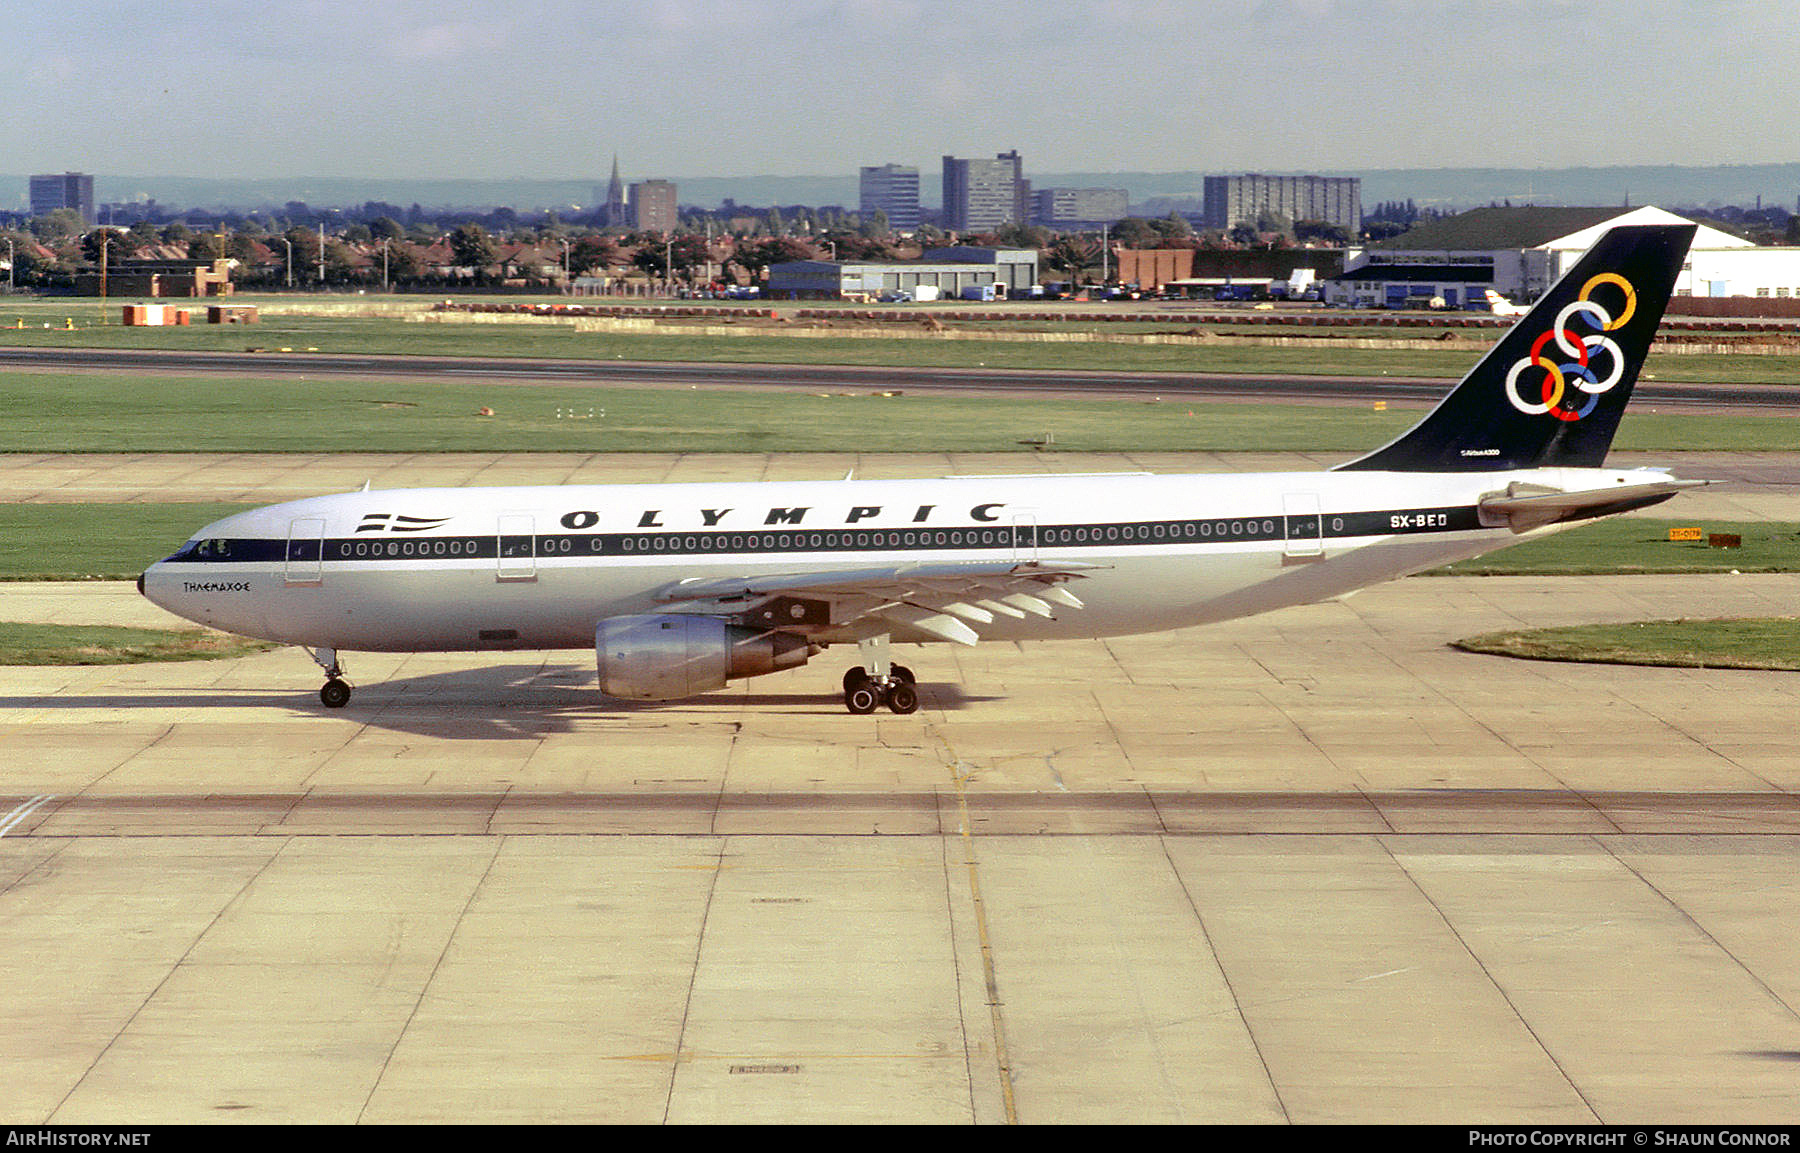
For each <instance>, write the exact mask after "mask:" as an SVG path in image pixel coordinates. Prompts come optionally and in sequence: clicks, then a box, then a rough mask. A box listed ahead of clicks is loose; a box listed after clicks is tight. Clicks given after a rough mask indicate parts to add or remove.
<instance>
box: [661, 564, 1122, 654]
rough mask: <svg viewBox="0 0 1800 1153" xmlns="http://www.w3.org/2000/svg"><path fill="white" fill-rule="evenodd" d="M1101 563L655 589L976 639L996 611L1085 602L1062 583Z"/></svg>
mask: <svg viewBox="0 0 1800 1153" xmlns="http://www.w3.org/2000/svg"><path fill="white" fill-rule="evenodd" d="M1104 567H1105V566H1103V565H1093V564H1083V563H1081V562H1079V561H1061V562H1058V561H1049V562H1044V561H973V562H969V563H962V564H958V563H949V562H946V563H920V564H903V565H891V566H883V567H876V568H864V569H839V570H834V571H820V572H793V573H774V574H771V575H768V576H758V577H727V578H721V579H707V578H696V579H693V580H685V581H677V582H675V583H674V584H670V585H665V586H664V587H663V588H661V589H659V590H658V591H657V592H656V593H655V594H654V596H655V599H656V600H658V601H661V602H662V603H663V604H664V605H665V606H666V608H667V610H668V611H670V612H676V613H699V614H706V615H715V616H730V617H733V618H734V619H737V620H740V621H742V623H744V624H746V625H750V626H760V627H764V628H781V629H784V630H786V631H790V632H798V633H802V634H812V633H819V632H826V631H836V632H851V633H863V634H867V635H874V634H876V633H885V632H890V631H899V632H906V631H909V630H910V631H917V632H921V633H924V634H926V635H928V636H932V637H936V638H938V639H939V640H946V641H955V642H956V643H958V644H965V645H972V644H974V643H975V642H976V641H978V640H980V639H981V634H980V632H979V631H978V629H979V626H981V625H988V624H992V623H993V622H994V620H995V618H997V617H1013V618H1017V619H1022V618H1024V617H1026V616H1040V617H1049V616H1052V615H1054V613H1055V609H1054V608H1053V607H1052V606H1057V605H1060V606H1061V607H1063V608H1068V609H1079V608H1082V607H1083V606H1082V603H1081V600H1080V598H1078V597H1077V596H1076V595H1075V594H1074V593H1072V592H1070V591H1069V590H1068V589H1066V588H1064V587H1063V585H1064V584H1065V583H1067V582H1069V581H1072V580H1078V579H1081V578H1082V577H1084V576H1086V575H1087V573H1088V572H1090V571H1092V570H1094V569H1099V568H1104Z"/></svg>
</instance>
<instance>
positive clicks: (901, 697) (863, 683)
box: [844, 665, 919, 716]
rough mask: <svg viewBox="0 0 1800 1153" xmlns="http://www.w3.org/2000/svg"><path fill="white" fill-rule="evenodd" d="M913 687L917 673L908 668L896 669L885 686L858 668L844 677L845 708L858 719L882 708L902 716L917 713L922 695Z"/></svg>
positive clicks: (897, 667)
mask: <svg viewBox="0 0 1800 1153" xmlns="http://www.w3.org/2000/svg"><path fill="white" fill-rule="evenodd" d="M913 685H914V681H913V671H912V670H911V669H909V668H907V667H906V666H905V665H895V666H893V671H892V673H891V674H890V675H889V676H888V678H887V680H886V682H885V683H883V682H882V681H879V680H877V679H876V678H874V677H872V676H870V675H869V670H868V669H865V668H863V667H862V666H861V665H857V666H856V667H855V668H852V669H851V670H850V671H849V672H846V673H845V674H844V707H845V708H847V709H849V710H850V711H851V712H853V713H855V714H857V715H858V716H865V715H867V714H869V713H872V712H874V711H875V710H876V708H877V707H878V706H881V705H886V706H887V707H888V708H890V709H892V710H893V711H894V712H896V713H900V714H901V715H905V714H907V713H916V712H918V711H919V691H918V689H916V688H914V687H913Z"/></svg>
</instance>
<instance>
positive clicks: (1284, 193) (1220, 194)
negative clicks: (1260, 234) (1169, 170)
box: [1201, 173, 1362, 236]
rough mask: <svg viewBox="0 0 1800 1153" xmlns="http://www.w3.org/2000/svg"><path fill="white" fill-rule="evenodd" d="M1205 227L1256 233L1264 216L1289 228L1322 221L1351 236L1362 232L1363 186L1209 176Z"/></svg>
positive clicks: (1342, 180) (1345, 181) (1347, 181)
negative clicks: (1267, 214) (1271, 215)
mask: <svg viewBox="0 0 1800 1153" xmlns="http://www.w3.org/2000/svg"><path fill="white" fill-rule="evenodd" d="M1203 191H1204V194H1205V207H1204V208H1203V210H1202V217H1201V219H1202V222H1203V223H1204V225H1205V226H1206V227H1207V228H1218V229H1224V230H1229V229H1233V228H1236V227H1238V226H1239V225H1247V226H1249V227H1255V226H1256V222H1257V219H1258V218H1259V217H1260V216H1262V214H1263V213H1264V212H1273V213H1279V214H1280V215H1282V216H1285V217H1287V218H1288V220H1289V222H1296V221H1301V220H1322V221H1324V222H1326V223H1328V224H1337V225H1341V226H1342V227H1343V228H1344V229H1345V230H1346V231H1348V232H1349V234H1350V235H1351V236H1355V235H1357V234H1358V233H1360V232H1361V231H1362V180H1361V178H1359V177H1355V176H1263V175H1261V174H1258V173H1246V174H1245V175H1242V176H1208V177H1206V179H1205V182H1204V189H1203Z"/></svg>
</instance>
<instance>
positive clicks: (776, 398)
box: [0, 373, 1800, 453]
mask: <svg viewBox="0 0 1800 1153" xmlns="http://www.w3.org/2000/svg"><path fill="white" fill-rule="evenodd" d="M0 406H4V411H5V412H6V413H7V419H6V420H5V421H4V422H0V451H4V452H533V451H539V452H726V453H736V452H840V451H846V450H847V449H848V450H853V451H859V452H1013V451H1020V450H1022V449H1023V448H1024V447H1025V446H1024V443H1023V442H1025V441H1027V440H1029V439H1032V438H1036V437H1042V436H1043V435H1045V434H1046V433H1049V434H1053V435H1054V436H1055V442H1056V446H1057V448H1058V449H1062V450H1066V451H1072V452H1088V451H1128V450H1134V449H1135V450H1145V451H1180V450H1186V449H1199V450H1205V449H1219V450H1224V449H1232V448H1252V447H1254V448H1261V449H1263V450H1268V451H1278V450H1291V451H1302V450H1320V451H1343V452H1354V451H1356V450H1358V449H1362V448H1366V447H1372V446H1374V445H1377V444H1380V443H1382V442H1384V441H1385V440H1387V439H1389V438H1390V437H1392V436H1394V435H1396V434H1397V433H1399V432H1400V431H1401V430H1402V429H1404V428H1405V427H1406V426H1407V425H1408V424H1410V423H1411V422H1412V421H1413V420H1414V419H1416V414H1408V413H1404V412H1394V411H1390V412H1379V413H1378V412H1374V411H1371V410H1369V409H1363V408H1344V407H1330V406H1310V407H1295V408H1288V407H1281V408H1271V407H1269V406H1263V405H1231V404H1195V405H1192V406H1189V405H1186V404H1179V403H1174V402H1168V403H1161V404H1153V403H1146V402H1142V401H1123V400H1111V401H1080V400H1070V401H1062V400H1058V401H1035V400H1033V401H1023V400H1005V399H978V398H945V397H915V396H877V395H871V394H866V393H865V394H860V395H849V394H843V393H832V394H825V395H818V394H812V393H788V392H736V391H689V390H680V389H602V388H592V389H588V388H569V387H560V386H534V385H503V386H502V385H485V384H479V383H468V382H465V381H450V382H419V381H398V382H396V381H383V382H378V383H370V382H364V381H358V380H344V379H340V378H336V377H331V378H327V379H322V380H302V379H295V378H291V377H289V378H279V379H257V378H254V377H248V378H237V379H233V380H230V381H226V380H224V379H223V378H218V377H192V378H186V377H122V376H115V375H111V374H85V373H72V374H60V373H56V374H36V373H10V374H0ZM483 408H489V409H492V410H493V412H494V415H493V416H481V415H478V414H479V413H480V411H481V409H483ZM589 409H592V410H593V411H594V413H595V415H594V417H593V418H592V419H587V413H588V410H589ZM559 410H561V411H562V413H563V415H562V416H560V417H559V415H558V413H559ZM570 411H574V412H575V413H578V414H579V415H580V417H581V419H568V418H567V414H568V413H569V412H570ZM1797 427H1800V426H1797Z"/></svg>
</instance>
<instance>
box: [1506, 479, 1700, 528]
mask: <svg viewBox="0 0 1800 1153" xmlns="http://www.w3.org/2000/svg"><path fill="white" fill-rule="evenodd" d="M1709 483H1711V482H1710V481H1704V480H1674V479H1669V480H1659V481H1651V482H1649V483H1647V484H1621V485H1615V486H1614V487H1612V488H1592V489H1580V490H1577V491H1575V492H1545V491H1542V490H1539V489H1536V488H1535V486H1524V485H1517V484H1514V485H1509V486H1507V490H1506V491H1505V492H1503V493H1494V494H1493V495H1491V496H1485V497H1482V498H1481V502H1480V505H1479V508H1480V510H1481V520H1482V523H1483V524H1489V525H1494V526H1498V525H1502V524H1504V525H1507V526H1508V527H1510V528H1511V529H1512V530H1513V531H1514V532H1526V531H1528V530H1530V529H1534V528H1542V527H1543V526H1545V525H1548V524H1561V523H1562V522H1564V521H1571V520H1587V519H1589V518H1591V517H1597V516H1610V515H1611V514H1613V513H1618V512H1629V511H1631V510H1632V509H1636V508H1645V507H1647V506H1649V505H1653V504H1660V503H1662V502H1663V501H1665V500H1668V499H1669V498H1670V497H1672V496H1674V495H1675V494H1676V493H1678V492H1680V491H1682V490H1683V489H1689V488H1699V487H1701V486H1702V485H1706V484H1709Z"/></svg>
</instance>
